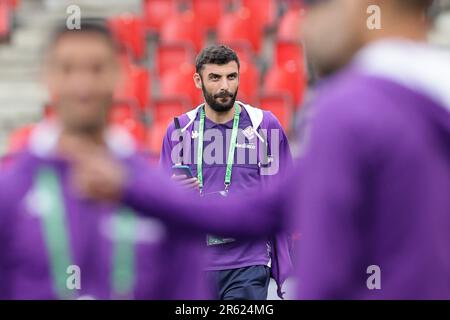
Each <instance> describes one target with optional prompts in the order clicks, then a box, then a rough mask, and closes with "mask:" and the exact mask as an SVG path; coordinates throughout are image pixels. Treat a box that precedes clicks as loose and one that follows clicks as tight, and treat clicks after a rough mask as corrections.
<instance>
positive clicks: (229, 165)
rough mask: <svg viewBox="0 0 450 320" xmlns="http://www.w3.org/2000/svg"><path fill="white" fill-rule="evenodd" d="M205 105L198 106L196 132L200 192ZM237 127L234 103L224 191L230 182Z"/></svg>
mask: <svg viewBox="0 0 450 320" xmlns="http://www.w3.org/2000/svg"><path fill="white" fill-rule="evenodd" d="M205 118H206V114H205V107H201V108H200V127H199V133H198V149H197V178H198V182H199V187H200V193H202V192H203V169H202V167H203V137H204V131H205ZM238 129H239V105H238V104H237V103H235V104H234V120H233V130H232V132H231V141H230V149H229V151H228V158H227V169H226V172H225V182H224V184H225V191H227V192H228V190H229V188H230V184H231V173H232V171H233V162H234V153H235V150H236V139H237V133H238Z"/></svg>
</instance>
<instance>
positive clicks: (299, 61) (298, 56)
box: [275, 41, 304, 68]
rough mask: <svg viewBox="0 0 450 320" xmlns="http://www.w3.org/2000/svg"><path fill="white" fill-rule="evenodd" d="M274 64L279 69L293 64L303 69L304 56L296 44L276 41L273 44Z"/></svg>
mask: <svg viewBox="0 0 450 320" xmlns="http://www.w3.org/2000/svg"><path fill="white" fill-rule="evenodd" d="M275 62H276V64H277V65H278V66H280V67H286V66H287V65H289V64H292V63H294V64H295V65H297V66H299V67H300V68H303V65H304V56H303V49H302V47H301V46H300V45H299V44H298V42H291V41H278V42H277V43H276V44H275Z"/></svg>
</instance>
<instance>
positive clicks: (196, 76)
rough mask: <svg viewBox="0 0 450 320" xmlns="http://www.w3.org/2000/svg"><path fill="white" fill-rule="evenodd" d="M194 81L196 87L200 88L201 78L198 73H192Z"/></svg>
mask: <svg viewBox="0 0 450 320" xmlns="http://www.w3.org/2000/svg"><path fill="white" fill-rule="evenodd" d="M193 78H194V83H195V87H196V88H197V89H201V88H202V78H201V77H200V75H199V74H198V73H194V77H193Z"/></svg>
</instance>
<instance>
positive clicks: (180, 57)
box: [156, 43, 195, 77]
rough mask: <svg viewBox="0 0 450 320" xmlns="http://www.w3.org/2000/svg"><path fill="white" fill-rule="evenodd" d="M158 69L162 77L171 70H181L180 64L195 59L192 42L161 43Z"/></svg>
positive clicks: (158, 50) (158, 54)
mask: <svg viewBox="0 0 450 320" xmlns="http://www.w3.org/2000/svg"><path fill="white" fill-rule="evenodd" d="M156 59H157V61H156V64H157V66H156V69H157V70H158V75H159V76H160V77H161V76H163V75H164V74H167V73H168V72H171V71H176V70H179V68H180V66H182V65H184V64H186V63H188V64H192V63H193V62H194V60H195V49H194V47H193V46H192V45H191V44H186V43H174V44H161V45H159V46H158V48H157V57H156Z"/></svg>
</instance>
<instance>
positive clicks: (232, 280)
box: [207, 266, 270, 300]
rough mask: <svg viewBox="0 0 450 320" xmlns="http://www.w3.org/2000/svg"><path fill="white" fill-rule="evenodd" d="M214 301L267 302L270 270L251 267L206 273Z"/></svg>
mask: <svg viewBox="0 0 450 320" xmlns="http://www.w3.org/2000/svg"><path fill="white" fill-rule="evenodd" d="M207 276H208V279H209V280H210V282H211V284H212V286H213V290H214V292H215V295H216V299H219V300H267V290H268V288H269V282H270V269H269V267H266V266H251V267H245V268H238V269H230V270H220V271H208V272H207Z"/></svg>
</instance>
